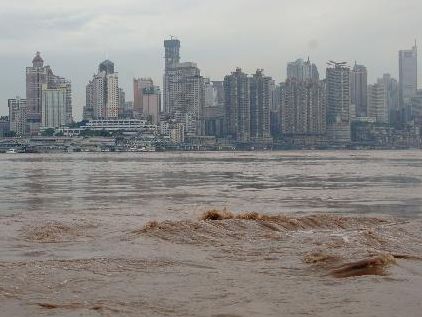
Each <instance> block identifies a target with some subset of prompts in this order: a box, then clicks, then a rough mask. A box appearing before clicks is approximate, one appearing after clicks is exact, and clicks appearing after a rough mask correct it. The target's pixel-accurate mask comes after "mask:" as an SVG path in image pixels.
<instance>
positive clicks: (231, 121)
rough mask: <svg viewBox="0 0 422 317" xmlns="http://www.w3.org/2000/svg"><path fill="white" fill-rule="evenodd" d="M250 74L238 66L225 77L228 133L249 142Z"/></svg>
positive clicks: (240, 140)
mask: <svg viewBox="0 0 422 317" xmlns="http://www.w3.org/2000/svg"><path fill="white" fill-rule="evenodd" d="M249 80H250V79H249V78H248V75H246V74H245V73H243V72H242V69H241V68H236V71H234V72H233V73H232V74H231V75H227V76H226V77H225V78H224V96H225V98H224V99H225V112H226V120H227V133H228V135H229V136H231V137H232V138H233V139H234V140H235V141H237V142H243V143H246V142H249V141H250V138H251V124H250V114H251V101H250V84H249Z"/></svg>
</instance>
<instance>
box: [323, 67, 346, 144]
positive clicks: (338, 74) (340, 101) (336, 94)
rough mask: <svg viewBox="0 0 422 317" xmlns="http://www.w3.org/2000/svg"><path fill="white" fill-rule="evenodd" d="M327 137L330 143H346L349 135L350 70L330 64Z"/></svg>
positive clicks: (327, 83)
mask: <svg viewBox="0 0 422 317" xmlns="http://www.w3.org/2000/svg"><path fill="white" fill-rule="evenodd" d="M326 89H327V137H328V139H329V141H331V142H332V143H347V142H350V140H351V135H350V132H351V131H350V106H351V94H350V68H349V67H347V66H346V63H336V62H330V64H329V66H328V68H327V78H326Z"/></svg>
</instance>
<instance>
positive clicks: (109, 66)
mask: <svg viewBox="0 0 422 317" xmlns="http://www.w3.org/2000/svg"><path fill="white" fill-rule="evenodd" d="M98 72H99V73H101V72H105V73H106V74H107V75H109V74H114V63H113V62H112V61H109V60H108V59H106V60H105V61H104V62H102V63H100V65H99V66H98Z"/></svg>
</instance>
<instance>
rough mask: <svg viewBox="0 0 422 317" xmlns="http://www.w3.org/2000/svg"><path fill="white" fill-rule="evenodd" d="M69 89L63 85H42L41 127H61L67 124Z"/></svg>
mask: <svg viewBox="0 0 422 317" xmlns="http://www.w3.org/2000/svg"><path fill="white" fill-rule="evenodd" d="M66 100H67V90H66V86H65V85H63V86H62V87H59V88H48V85H47V84H44V85H43V87H42V111H41V127H43V128H60V127H62V126H65V125H66V124H67V113H66Z"/></svg>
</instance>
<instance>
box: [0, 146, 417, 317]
mask: <svg viewBox="0 0 422 317" xmlns="http://www.w3.org/2000/svg"><path fill="white" fill-rule="evenodd" d="M421 215H422V151H326V152H312V151H302V152H293V151H292V152H262V153H259V152H258V153H252V152H244V153H239V152H237V153H231V152H225V153H208V152H204V153H97V154H95V153H73V154H53V155H47V154H45V155H44V154H40V155H35V154H3V155H0V316H220V317H222V316H421V311H422V218H421Z"/></svg>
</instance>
